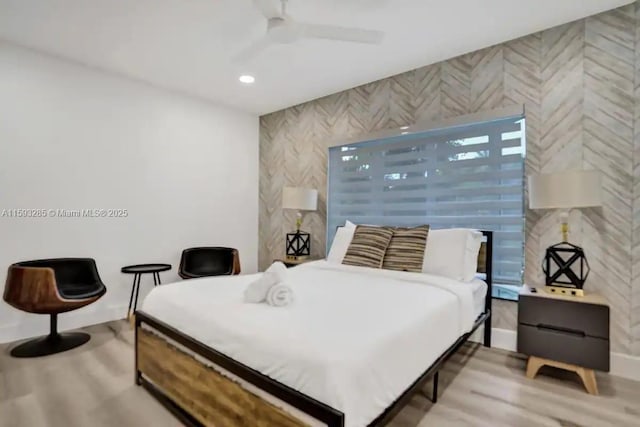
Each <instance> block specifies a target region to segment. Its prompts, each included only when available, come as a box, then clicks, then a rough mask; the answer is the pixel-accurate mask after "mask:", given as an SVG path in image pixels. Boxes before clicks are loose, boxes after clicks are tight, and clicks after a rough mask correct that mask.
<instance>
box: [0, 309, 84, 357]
mask: <svg viewBox="0 0 640 427" xmlns="http://www.w3.org/2000/svg"><path fill="white" fill-rule="evenodd" d="M57 326H58V316H57V315H56V314H52V315H51V330H50V332H49V335H47V336H45V337H40V338H35V339H33V340H30V341H27V342H25V343H23V344H20V345H19V346H17V347H15V348H13V349H12V350H11V356H13V357H40V356H48V355H50V354H56V353H62V352H63V351H67V350H71V349H72V348H76V347H79V346H81V345H82V344H84V343H86V342H87V341H89V340H90V339H91V336H90V335H89V334H85V333H84V332H63V333H59V332H58V330H57Z"/></svg>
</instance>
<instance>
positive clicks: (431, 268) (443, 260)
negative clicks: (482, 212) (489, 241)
mask: <svg viewBox="0 0 640 427" xmlns="http://www.w3.org/2000/svg"><path fill="white" fill-rule="evenodd" d="M481 243H482V233H481V232H479V231H477V230H471V229H468V228H448V229H444V230H434V229H431V230H429V235H428V237H427V246H426V248H425V251H424V260H423V262H422V272H423V273H429V274H436V275H438V276H445V277H449V278H451V279H454V280H460V281H462V282H470V281H471V280H473V278H474V276H475V274H476V270H477V268H478V253H479V252H480V244H481Z"/></svg>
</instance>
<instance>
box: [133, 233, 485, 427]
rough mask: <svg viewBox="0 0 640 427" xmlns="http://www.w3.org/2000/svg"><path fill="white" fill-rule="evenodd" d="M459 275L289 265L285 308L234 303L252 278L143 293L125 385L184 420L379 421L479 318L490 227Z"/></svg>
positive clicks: (350, 425)
mask: <svg viewBox="0 0 640 427" xmlns="http://www.w3.org/2000/svg"><path fill="white" fill-rule="evenodd" d="M483 234H484V235H485V236H486V242H485V243H483V245H482V248H481V256H480V257H479V268H478V271H479V272H480V273H483V276H482V278H483V279H484V280H482V279H480V278H478V279H475V280H474V281H473V282H471V283H462V282H458V281H455V280H452V279H447V278H444V277H439V276H434V275H428V274H424V273H407V272H397V271H388V270H381V269H370V268H364V267H351V266H344V265H336V264H331V263H328V262H326V261H317V262H311V263H307V264H304V265H301V266H299V267H295V268H293V269H290V270H289V273H288V281H290V282H291V283H292V284H293V286H295V288H294V290H295V298H296V299H295V301H294V304H292V305H291V306H288V307H284V308H276V307H271V306H268V305H266V304H246V303H243V302H242V292H243V289H244V288H245V287H246V285H247V284H248V283H250V282H251V281H252V280H255V278H256V277H257V276H256V275H244V276H235V277H225V278H203V279H196V280H190V281H189V282H188V283H185V282H178V283H175V284H171V285H164V286H162V287H158V288H156V289H154V290H153V292H152V293H151V294H150V295H149V296H148V297H147V298H146V299H145V301H144V304H143V308H142V310H141V311H139V312H138V313H136V329H135V332H136V377H135V380H136V383H137V384H140V385H143V386H144V387H145V388H146V389H147V390H148V391H149V392H150V393H151V394H152V395H154V396H155V397H156V398H157V399H158V400H159V401H160V402H161V403H162V404H163V405H165V406H166V407H167V408H168V409H170V410H171V411H172V412H173V413H174V414H175V415H176V416H177V417H179V418H180V419H181V421H183V422H184V423H185V424H187V425H194V426H200V425H216V426H243V425H252V426H265V427H267V426H285V427H287V426H292V427H293V426H331V427H337V426H345V427H359V426H381V425H384V424H386V423H387V422H388V421H389V420H390V419H391V418H392V417H393V416H394V415H395V414H396V413H397V412H398V411H399V410H400V409H401V408H402V407H403V405H404V404H405V403H406V402H407V401H408V400H409V399H410V398H411V396H412V395H413V393H414V392H415V391H417V390H418V389H419V388H421V387H423V386H424V383H425V382H426V381H427V380H428V379H430V378H433V379H434V381H433V384H434V386H433V400H434V401H436V399H437V385H438V381H437V380H438V375H437V372H438V369H439V367H440V366H441V365H442V363H444V362H445V361H446V359H447V358H448V357H449V356H450V355H451V354H452V353H453V352H455V351H456V350H457V349H458V348H459V347H460V345H462V344H463V343H464V342H465V341H466V340H467V339H468V338H469V336H470V335H471V334H472V333H473V332H474V331H475V330H476V329H477V328H478V327H479V326H480V325H482V324H484V325H485V334H484V345H486V346H489V345H490V340H491V258H492V257H491V252H492V251H491V249H492V248H491V245H492V235H491V232H484V233H483Z"/></svg>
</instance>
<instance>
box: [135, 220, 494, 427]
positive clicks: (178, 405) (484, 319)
mask: <svg viewBox="0 0 640 427" xmlns="http://www.w3.org/2000/svg"><path fill="white" fill-rule="evenodd" d="M482 233H483V234H484V236H485V238H486V241H485V242H483V244H482V247H481V250H480V255H479V257H478V272H481V273H485V274H486V280H485V282H486V283H487V285H488V288H487V295H486V298H485V308H484V312H483V313H482V314H481V315H480V316H479V317H478V318H477V319H476V321H475V323H474V325H473V329H472V330H471V331H470V332H469V333H466V334H464V335H462V336H461V337H459V338H458V339H457V340H456V342H455V343H453V345H452V346H451V347H449V348H448V349H447V350H446V351H445V352H444V353H443V354H442V355H440V357H439V358H438V359H437V360H436V361H435V362H434V363H433V364H432V365H431V366H429V367H428V368H427V369H426V370H425V371H424V372H423V373H422V374H421V375H420V377H418V378H417V379H416V380H415V381H414V382H413V384H411V385H410V386H409V387H408V388H407V389H406V390H405V391H404V392H403V393H402V394H401V395H400V396H399V397H398V398H397V399H396V400H395V401H394V402H393V403H392V404H391V405H390V406H389V407H388V408H387V409H386V410H385V411H384V412H383V413H382V414H380V415H379V416H378V417H377V418H376V419H375V420H373V421H372V422H371V423H370V424H369V426H370V427H374V426H375V427H377V426H383V425H385V424H387V423H388V422H389V421H390V420H391V419H392V418H393V417H394V416H395V415H396V414H397V413H398V412H399V411H400V410H401V409H402V408H403V407H404V406H405V405H406V403H407V402H408V401H409V400H410V399H411V397H412V396H413V395H414V393H416V392H417V391H418V390H420V389H421V388H423V387H424V385H425V384H426V382H427V381H428V380H429V379H431V378H433V391H432V401H433V402H434V403H435V402H437V398H438V371H439V369H440V367H441V366H442V365H443V364H444V363H445V362H446V361H447V360H448V359H449V357H450V356H451V355H452V354H453V353H455V352H456V351H457V350H458V349H459V348H460V346H462V345H463V344H464V343H465V342H466V341H467V340H468V339H469V337H470V336H471V334H473V333H474V332H475V331H476V329H478V327H480V325H482V324H484V343H483V344H484V346H485V347H490V346H491V299H492V296H491V294H492V268H491V267H492V265H491V264H492V258H493V255H492V249H493V233H492V232H491V231H483V232H482ZM212 365H215V366H216V369H214V368H212V367H211V366H212ZM221 372H224V373H221ZM135 382H136V384H137V385H142V386H143V387H144V388H145V389H147V390H148V391H149V392H150V393H151V394H152V395H153V396H154V397H155V398H156V399H157V400H158V401H159V402H160V403H161V404H162V405H163V406H165V407H166V408H167V409H168V410H170V411H171V412H172V413H173V414H174V415H175V416H176V417H177V418H178V419H180V421H182V422H183V423H184V424H186V425H187V426H193V427H196V426H198V427H199V426H213V425H215V426H216V427H238V426H256V427H302V426H308V425H309V419H310V418H311V419H315V422H316V423H317V422H320V425H326V426H329V427H343V426H344V414H343V413H342V412H341V411H339V410H337V409H335V408H332V407H330V406H328V405H326V404H324V403H322V402H319V401H318V400H316V399H314V398H312V397H310V396H307V395H305V394H303V393H301V392H299V391H297V390H294V389H293V388H291V387H289V386H287V385H285V384H282V383H280V382H278V381H276V380H274V379H272V378H270V377H268V376H266V375H264V374H262V373H260V372H258V371H256V370H254V369H252V368H250V367H248V366H246V365H244V364H242V363H240V362H238V361H236V360H234V359H232V358H230V357H227V356H225V355H224V354H222V353H220V352H218V351H216V350H215V349H213V348H211V347H208V346H206V345H204V344H202V343H200V342H198V341H196V340H195V339H193V338H191V337H189V336H187V335H185V334H183V333H182V332H180V331H178V330H176V329H175V328H173V327H171V326H169V325H167V324H165V323H163V322H162V321H160V320H158V319H156V318H154V317H152V316H149V315H148V314H146V313H144V312H142V311H138V312H136V316H135ZM265 395H266V396H270V397H272V398H275V399H276V401H277V402H279V403H273V399H271V398H270V399H265V398H264V397H263V396H265ZM282 402H284V404H285V405H286V406H287V408H294V411H295V412H296V415H293V414H292V413H291V412H290V411H285V410H284V409H282Z"/></svg>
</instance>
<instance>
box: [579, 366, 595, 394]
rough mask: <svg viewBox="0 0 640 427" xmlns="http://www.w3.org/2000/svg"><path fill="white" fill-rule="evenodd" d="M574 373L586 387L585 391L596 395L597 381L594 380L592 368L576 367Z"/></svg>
mask: <svg viewBox="0 0 640 427" xmlns="http://www.w3.org/2000/svg"><path fill="white" fill-rule="evenodd" d="M576 374H578V376H580V378H581V379H582V383H583V384H584V388H586V389H587V393H589V394H593V395H595V396H597V395H598V383H597V382H596V373H595V372H594V371H593V369H585V368H578V369H576Z"/></svg>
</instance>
